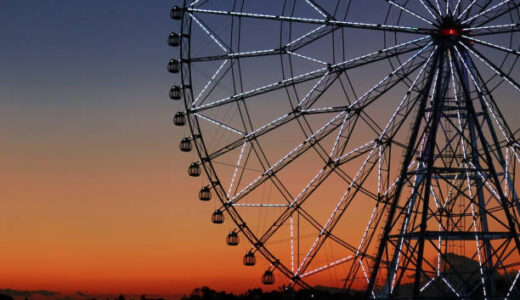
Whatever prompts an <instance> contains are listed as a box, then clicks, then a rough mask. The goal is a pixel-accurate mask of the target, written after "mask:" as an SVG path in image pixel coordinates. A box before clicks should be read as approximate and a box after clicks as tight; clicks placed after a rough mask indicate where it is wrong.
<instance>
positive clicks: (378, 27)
mask: <svg viewBox="0 0 520 300" xmlns="http://www.w3.org/2000/svg"><path fill="white" fill-rule="evenodd" d="M186 10H187V11H188V12H190V13H199V14H212V15H222V16H235V17H244V18H254V19H264V20H272V21H286V22H295V23H307V24H318V25H322V24H324V25H328V26H337V27H345V28H360V29H372V30H382V31H392V32H403V33H415V34H429V33H432V32H433V31H432V29H427V28H419V27H413V26H398V25H387V24H372V23H363V22H348V21H339V20H329V19H313V18H301V17H289V16H279V15H269V14H258V13H247V12H237V11H223V10H211V9H199V8H186Z"/></svg>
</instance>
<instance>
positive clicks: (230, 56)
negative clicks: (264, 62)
mask: <svg viewBox="0 0 520 300" xmlns="http://www.w3.org/2000/svg"><path fill="white" fill-rule="evenodd" d="M284 52H285V51H284V50H282V49H266V50H254V51H244V52H235V53H228V54H222V55H213V56H201V57H191V58H189V59H186V60H185V62H189V63H191V62H206V61H215V60H228V59H239V58H249V57H261V56H270V55H280V54H283V53H284Z"/></svg>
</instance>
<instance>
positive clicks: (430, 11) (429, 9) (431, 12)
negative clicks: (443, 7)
mask: <svg viewBox="0 0 520 300" xmlns="http://www.w3.org/2000/svg"><path fill="white" fill-rule="evenodd" d="M424 1H425V0H420V2H421V4H422V6H423V7H424V8H425V9H426V11H427V12H428V13H429V14H430V16H431V17H432V18H433V19H434V20H435V19H437V16H436V15H435V14H434V13H433V11H432V9H433V10H435V11H436V13H437V15H439V16H440V12H439V11H438V10H436V9H435V7H433V5H432V4H431V3H430V1H427V0H426V2H427V3H425V2H424Z"/></svg>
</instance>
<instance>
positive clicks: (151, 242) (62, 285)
mask: <svg viewBox="0 0 520 300" xmlns="http://www.w3.org/2000/svg"><path fill="white" fill-rule="evenodd" d="M179 2H180V1H177V3H179ZM173 4H174V1H172V0H153V1H144V0H109V1H107V0H46V1H35V0H1V1H0V37H1V38H2V42H1V43H0V54H1V55H0V212H1V214H2V216H1V217H0V238H1V241H2V242H1V246H0V266H1V267H0V289H4V288H10V289H16V290H50V291H57V292H60V293H75V292H76V291H81V292H84V293H87V294H120V293H126V294H143V293H144V294H156V295H159V294H160V295H172V294H184V293H189V292H190V291H191V290H192V289H193V288H195V287H200V286H203V285H209V286H211V287H212V288H215V289H225V290H228V291H233V292H241V291H244V290H246V289H249V288H255V287H262V285H261V282H260V276H261V274H262V272H263V271H264V270H265V269H266V268H267V267H268V266H269V265H268V264H267V263H266V262H264V261H259V263H258V265H257V266H256V267H255V268H253V269H254V271H251V270H246V269H245V267H244V266H243V265H242V257H243V255H244V253H245V251H247V250H248V249H249V246H248V245H247V243H241V245H240V246H239V247H234V248H232V247H228V246H226V244H225V237H226V235H227V233H228V232H229V231H230V230H231V229H233V228H234V227H233V226H232V224H231V222H226V223H225V224H223V225H221V226H216V225H213V224H211V222H210V215H211V212H212V210H213V209H214V207H215V205H214V204H213V203H204V202H201V201H199V200H198V199H197V195H198V191H199V189H200V188H201V186H203V185H205V184H206V183H207V180H205V178H204V177H201V178H196V179H194V178H191V177H189V176H188V175H187V172H186V169H187V167H188V165H189V163H190V162H192V161H194V160H196V159H197V157H196V155H195V153H194V152H192V153H182V152H180V151H179V150H178V146H179V141H180V140H181V138H182V137H184V136H186V134H187V131H186V129H185V130H179V129H178V128H176V127H174V126H173V125H172V116H173V115H174V113H175V112H176V111H177V110H179V107H180V106H179V105H178V103H177V104H176V103H174V102H172V101H171V100H170V99H169V98H168V91H169V88H170V86H171V85H172V84H174V83H175V82H174V78H173V77H172V76H171V74H168V73H167V71H166V64H167V62H168V60H169V59H170V58H171V57H173V56H174V53H175V52H174V51H173V50H172V49H171V48H169V47H168V46H167V44H166V39H167V37H168V34H169V33H170V32H172V31H178V26H179V23H176V22H174V21H172V20H171V19H170V18H169V13H170V9H171V7H172V5H173ZM383 4H384V3H383ZM363 9H365V10H362V12H361V13H360V14H358V15H356V17H358V18H359V21H364V20H365V19H366V17H367V16H368V15H369V13H368V12H369V9H370V8H366V7H365V8H363ZM376 13H379V14H382V15H383V16H384V13H385V11H380V12H375V13H374V14H376ZM255 30H258V32H256V33H255V34H252V35H251V36H252V37H249V38H251V39H253V41H252V42H251V43H254V42H260V41H262V38H263V37H262V33H261V31H266V29H265V28H256V29H255ZM369 36H370V35H367V36H363V35H359V36H357V37H356V38H358V41H359V45H361V46H359V47H358V45H355V47H354V48H355V50H359V52H360V53H367V51H368V50H366V49H361V47H362V46H366V48H367V49H370V48H371V47H372V46H373V44H370V43H363V41H364V39H367V40H368V39H369ZM377 42H378V43H379V42H381V41H380V40H377ZM213 46H214V47H215V45H213ZM356 47H358V48H356ZM201 48H204V47H201ZM371 49H374V48H373V47H372V48H371ZM204 50H205V49H202V51H204ZM206 50H207V49H206ZM319 50H320V49H318V50H313V51H317V52H319ZM208 51H210V50H208ZM277 62H278V61H277ZM385 64H386V61H385ZM386 67H388V66H386ZM373 68H374V70H371V71H372V72H376V73H377V72H378V70H377V69H376V68H377V66H376V67H373ZM204 71H206V70H204ZM371 71H370V69H369V70H368V71H365V72H360V73H359V74H356V75H358V77H357V79H358V80H359V82H360V86H362V85H366V87H370V86H372V84H373V83H372V82H373V81H374V80H375V82H377V80H379V78H381V77H382V76H376V77H370V75H371V74H373V73H371ZM208 72H209V71H208ZM251 72H253V73H254V76H258V78H262V77H265V78H267V79H268V82H269V80H270V78H269V77H270V76H271V74H269V73H268V72H265V73H264V72H263V69H254V68H252V70H251ZM515 72H516V71H515ZM517 73H518V72H516V73H515V74H517ZM378 75H379V74H378ZM366 78H371V80H372V81H370V82H368V81H367V82H365V79H366ZM363 88H365V86H362V87H360V88H359V90H361V91H364V90H363ZM504 94H505V95H506V96H510V95H512V93H510V94H507V93H504ZM400 95H401V94H400ZM394 98H395V97H394ZM505 98H507V97H505ZM395 99H397V98H395ZM395 99H394V101H397V100H395ZM270 100H271V101H277V100H278V99H270ZM341 100H342V99H341ZM398 100H400V98H399V99H398ZM267 101H268V100H267ZM502 104H503V105H504V107H505V110H507V111H506V112H505V115H506V117H507V118H509V117H511V119H513V122H512V125H513V126H512V127H513V129H516V128H518V127H519V126H518V124H520V115H518V114H517V113H516V112H517V108H518V104H517V103H515V102H513V101H510V99H509V98H508V99H507V101H504V102H503V103H502ZM394 106H395V103H392V102H391V101H390V102H386V104H384V105H382V107H380V108H377V109H374V111H372V112H373V113H374V114H375V116H376V117H377V114H378V113H381V114H382V115H384V114H385V113H387V114H391V113H392V112H393V110H390V109H388V108H393V107H394ZM267 107H268V108H270V107H269V106H267ZM262 109H264V107H261V108H260V109H259V112H260V113H259V115H262V114H263V113H265V114H266V115H267V114H268V113H269V109H265V111H264V110H262ZM277 113H278V112H277ZM266 119H268V117H266ZM360 137H361V138H363V136H362V135H360ZM290 138H294V137H293V136H290V137H289V135H287V138H286V136H283V137H280V136H277V137H275V138H274V139H273V140H274V142H273V143H272V144H273V145H275V146H276V147H274V148H277V147H278V148H279V149H278V150H279V152H280V153H283V154H285V153H286V152H284V151H285V150H284V149H282V147H283V146H284V145H283V143H284V142H287V141H288V140H290ZM354 140H355V139H354ZM360 140H361V139H360ZM277 142H280V143H279V144H278V143H277ZM275 150H276V149H275ZM275 150H273V152H276V151H275ZM320 163H321V162H320ZM305 167H308V169H305V168H303V169H299V170H297V171H299V172H302V173H305V174H304V175H305V176H311V171H310V169H311V168H312V167H313V166H312V165H311V164H309V165H306V166H305ZM304 171H305V172H304ZM313 174H314V173H312V175H313ZM302 176H303V175H302ZM295 182H296V180H295ZM296 183H300V182H296ZM375 185H376V183H375V181H374V182H372V183H370V184H367V185H366V186H367V187H370V188H373V189H374V188H375ZM331 190H333V189H331ZM327 192H329V191H327ZM334 192H338V193H339V192H340V191H334ZM341 192H343V191H341ZM330 194H332V192H330ZM330 194H327V195H329V196H330ZM324 198H326V197H324ZM318 204H319V205H320V206H321V203H318ZM367 207H368V206H367ZM370 208H372V207H370ZM359 209H360V211H363V212H364V213H369V212H370V210H367V209H366V207H365V206H364V204H362V205H360V207H359ZM319 210H320V209H317V210H316V211H317V215H319V217H322V218H326V217H328V213H329V211H328V210H324V209H323V210H321V211H319ZM364 210H366V211H364ZM320 213H321V214H322V215H323V216H322V215H320ZM358 218H359V219H358ZM366 219H367V218H366V216H364V215H362V214H361V215H359V216H353V217H352V218H350V219H349V220H347V221H348V222H351V223H352V224H354V223H355V224H357V223H360V222H361V221H362V222H366V221H365V220H366ZM364 224H365V223H363V226H364ZM360 226H361V225H360ZM345 229H347V227H345ZM280 276H281V275H280Z"/></svg>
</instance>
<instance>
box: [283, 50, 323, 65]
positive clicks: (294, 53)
mask: <svg viewBox="0 0 520 300" xmlns="http://www.w3.org/2000/svg"><path fill="white" fill-rule="evenodd" d="M286 53H288V54H290V55H294V56H297V57H300V58H303V59H306V60H308V61H312V62H315V63H318V64H322V65H327V63H326V62H324V61H321V60H319V59H316V58H312V57H309V56H306V55H303V54H299V53H296V52H292V51H286Z"/></svg>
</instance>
